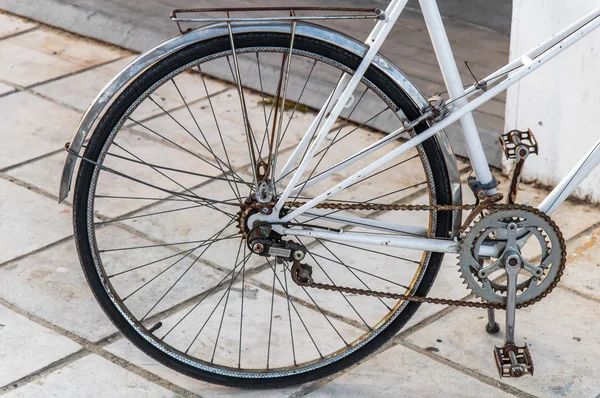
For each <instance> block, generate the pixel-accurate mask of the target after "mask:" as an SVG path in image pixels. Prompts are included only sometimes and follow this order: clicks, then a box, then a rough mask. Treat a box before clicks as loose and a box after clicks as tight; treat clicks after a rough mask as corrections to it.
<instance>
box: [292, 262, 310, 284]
mask: <svg viewBox="0 0 600 398" xmlns="http://www.w3.org/2000/svg"><path fill="white" fill-rule="evenodd" d="M290 271H291V273H292V279H293V280H294V282H295V283H296V284H297V285H299V286H309V287H312V286H313V284H314V280H313V278H312V267H311V266H310V265H307V264H301V263H300V261H298V260H295V261H294V262H293V265H292V269H291V270H290Z"/></svg>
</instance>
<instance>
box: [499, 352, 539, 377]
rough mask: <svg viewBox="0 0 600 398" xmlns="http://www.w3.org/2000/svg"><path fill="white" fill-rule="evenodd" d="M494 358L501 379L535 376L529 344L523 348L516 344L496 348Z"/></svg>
mask: <svg viewBox="0 0 600 398" xmlns="http://www.w3.org/2000/svg"><path fill="white" fill-rule="evenodd" d="M494 358H495V359H496V366H497V367H498V372H499V373H500V377H521V376H524V375H526V374H530V375H532V376H533V360H532V359H531V353H530V352H529V347H527V344H526V345H524V346H523V347H518V346H516V345H514V344H506V345H504V346H503V347H494Z"/></svg>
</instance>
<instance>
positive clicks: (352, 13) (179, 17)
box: [171, 7, 385, 33]
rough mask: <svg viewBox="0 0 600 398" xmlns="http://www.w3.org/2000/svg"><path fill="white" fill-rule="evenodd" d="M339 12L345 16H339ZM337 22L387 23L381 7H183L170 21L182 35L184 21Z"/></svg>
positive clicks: (172, 14)
mask: <svg viewBox="0 0 600 398" xmlns="http://www.w3.org/2000/svg"><path fill="white" fill-rule="evenodd" d="M277 11H280V12H281V11H285V12H286V14H287V15H283V16H264V15H261V16H257V17H249V16H239V17H233V16H232V15H231V14H232V13H239V12H244V13H254V12H256V13H263V14H264V13H267V12H277ZM297 12H322V13H329V14H327V15H298V14H297ZM211 13H224V14H225V16H224V17H220V16H214V17H210V16H190V14H211ZM336 13H343V14H341V15H337V14H336ZM334 19H371V20H376V21H381V20H385V12H384V11H383V10H382V9H381V8H357V7H224V8H184V9H176V10H173V11H172V12H171V20H172V21H175V22H176V23H177V27H178V28H179V31H180V32H181V33H186V32H188V31H190V30H191V28H189V29H183V28H182V27H181V23H182V22H189V23H192V22H195V23H215V22H227V23H232V22H256V21H319V20H334Z"/></svg>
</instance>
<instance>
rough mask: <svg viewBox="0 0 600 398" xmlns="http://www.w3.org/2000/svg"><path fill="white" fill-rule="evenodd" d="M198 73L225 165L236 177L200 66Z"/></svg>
mask: <svg viewBox="0 0 600 398" xmlns="http://www.w3.org/2000/svg"><path fill="white" fill-rule="evenodd" d="M198 72H199V73H200V78H201V79H202V85H203V86H204V91H206V99H207V100H208V104H209V105H210V111H211V113H212V115H213V119H214V121H215V126H216V127H217V133H218V134H219V140H220V141H221V145H222V146H223V152H224V153H225V159H226V160H227V164H228V165H229V170H231V171H232V172H233V173H234V174H235V175H236V176H237V173H235V172H234V171H233V167H232V166H231V160H230V159H229V153H228V152H227V147H226V145H225V141H224V140H223V134H222V133H221V127H220V126H219V121H218V119H217V114H216V113H215V108H214V107H213V103H212V97H211V95H210V93H209V92H208V86H207V85H206V79H205V78H204V74H203V73H202V68H200V65H198ZM250 161H252V159H250ZM238 178H239V176H238ZM240 179H241V178H240Z"/></svg>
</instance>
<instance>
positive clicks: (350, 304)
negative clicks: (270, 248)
mask: <svg viewBox="0 0 600 398" xmlns="http://www.w3.org/2000/svg"><path fill="white" fill-rule="evenodd" d="M295 238H296V240H297V241H298V242H299V243H300V244H302V245H303V243H302V241H301V240H300V238H299V237H297V236H296V237H295ZM307 253H308V255H309V256H311V257H312V259H313V260H314V262H315V263H316V264H317V266H318V267H319V268H320V269H321V271H323V273H324V274H325V276H326V277H327V279H329V282H330V283H331V284H332V285H334V286H337V284H336V283H335V282H334V281H333V279H332V278H331V277H330V276H329V274H328V273H327V271H325V269H324V268H323V267H322V266H321V263H319V261H318V260H317V259H316V258H315V255H316V253H312V252H311V251H307ZM320 257H323V256H320ZM338 293H339V294H340V295H341V296H342V297H343V298H344V300H345V301H346V303H347V304H348V305H349V306H350V308H352V310H353V311H354V312H355V313H356V315H357V316H358V317H359V318H360V320H361V321H363V323H364V324H365V326H366V327H367V328H368V329H369V330H372V328H371V326H370V325H369V324H368V323H367V321H365V320H364V318H363V317H362V315H360V313H359V312H358V310H357V309H356V308H355V307H354V305H352V303H351V302H350V300H348V297H346V295H345V294H344V293H343V292H338Z"/></svg>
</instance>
